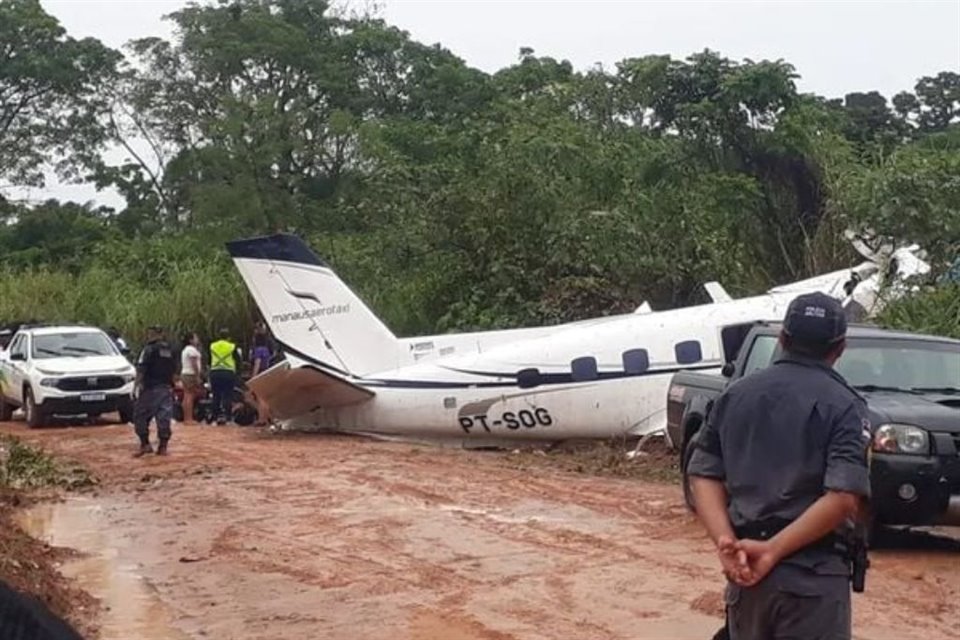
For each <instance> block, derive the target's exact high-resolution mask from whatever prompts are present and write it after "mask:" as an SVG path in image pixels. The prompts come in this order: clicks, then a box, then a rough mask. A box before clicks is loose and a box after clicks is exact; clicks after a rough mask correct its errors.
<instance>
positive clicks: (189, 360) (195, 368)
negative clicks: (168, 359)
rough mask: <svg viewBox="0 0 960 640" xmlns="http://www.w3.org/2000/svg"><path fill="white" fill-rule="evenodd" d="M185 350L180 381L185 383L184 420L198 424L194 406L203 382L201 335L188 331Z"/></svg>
mask: <svg viewBox="0 0 960 640" xmlns="http://www.w3.org/2000/svg"><path fill="white" fill-rule="evenodd" d="M183 342H184V344H185V345H186V346H185V347H184V348H183V351H182V352H181V353H180V382H181V383H182V384H183V422H184V424H196V423H195V421H194V419H193V418H194V416H193V407H194V404H195V403H196V399H197V396H198V395H199V394H200V385H201V384H203V360H202V358H201V356H200V349H198V348H197V347H198V346H199V345H200V336H198V335H197V334H196V333H188V334H187V335H186V336H185V337H184V341H183Z"/></svg>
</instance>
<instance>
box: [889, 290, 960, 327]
mask: <svg viewBox="0 0 960 640" xmlns="http://www.w3.org/2000/svg"><path fill="white" fill-rule="evenodd" d="M877 322H878V324H880V325H881V326H884V327H887V328H890V329H903V330H905V331H916V332H918V333H927V334H933V335H939V336H949V337H951V338H960V285H956V284H951V285H942V286H939V287H936V288H931V289H924V290H923V291H920V292H918V293H915V294H913V295H911V296H908V297H905V298H902V299H900V300H897V301H896V302H893V303H891V304H890V305H888V306H887V307H886V308H885V309H884V310H883V312H882V313H881V314H880V316H879V317H878V318H877Z"/></svg>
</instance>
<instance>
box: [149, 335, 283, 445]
mask: <svg viewBox="0 0 960 640" xmlns="http://www.w3.org/2000/svg"><path fill="white" fill-rule="evenodd" d="M182 344H183V347H182V348H181V349H180V350H179V357H178V354H177V349H175V348H174V347H173V346H172V345H171V344H170V343H169V341H168V340H167V339H166V337H165V334H164V331H163V328H162V327H159V326H152V327H149V328H148V329H147V342H146V344H145V345H144V348H143V350H142V351H141V352H140V356H139V358H138V360H137V381H136V388H137V390H138V394H137V401H136V405H135V407H134V417H133V421H134V428H135V431H136V434H137V437H138V438H139V440H140V448H139V450H138V451H137V453H136V456H137V457H140V456H143V455H145V454H147V453H153V447H152V445H151V443H150V434H149V424H150V421H151V420H155V421H156V424H157V437H158V440H159V444H158V447H157V450H156V453H157V454H159V455H165V454H166V453H167V443H168V442H169V440H170V436H171V428H170V424H171V422H172V420H173V388H174V386H175V385H177V384H179V385H180V387H181V389H182V391H183V422H184V423H185V424H194V423H195V417H196V416H195V413H196V406H197V401H198V400H199V399H200V398H201V397H202V394H203V393H204V391H205V387H204V379H205V378H207V379H208V380H209V382H210V391H211V395H212V401H211V405H212V406H211V410H212V411H213V414H214V416H215V417H216V422H217V424H220V425H223V424H226V423H227V422H228V421H230V420H231V418H232V415H233V397H234V390H235V389H236V388H237V387H238V385H239V383H240V372H241V366H242V365H243V364H244V360H243V354H242V351H241V349H240V347H239V346H238V345H237V344H236V343H235V342H233V340H232V339H231V337H230V332H229V331H228V330H227V329H221V330H220V331H219V332H218V335H217V340H215V341H214V342H211V343H210V345H209V348H208V357H207V358H206V359H205V358H204V356H203V353H202V352H201V348H202V342H201V340H200V336H199V335H198V334H197V333H196V332H193V331H191V332H187V333H186V334H185V335H184V336H183V341H182ZM252 345H253V348H252V349H251V353H250V360H249V363H248V364H249V367H250V375H251V377H253V376H256V375H258V374H259V373H261V372H263V371H264V370H266V369H267V368H268V367H269V366H270V365H271V363H272V361H273V358H274V350H273V349H272V348H271V345H270V338H269V335H268V333H267V329H266V327H265V326H264V325H263V324H262V323H259V324H258V325H257V326H256V328H255V330H254V334H253V339H252ZM178 378H179V381H178ZM250 396H251V397H252V398H251V399H252V401H253V403H254V404H255V405H256V406H257V424H260V425H262V424H265V423H266V421H267V420H268V419H269V417H268V407H267V406H266V405H265V404H264V403H263V402H262V401H260V400H259V399H258V398H256V396H255V395H254V394H252V393H251V394H250Z"/></svg>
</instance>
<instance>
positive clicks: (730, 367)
mask: <svg viewBox="0 0 960 640" xmlns="http://www.w3.org/2000/svg"><path fill="white" fill-rule="evenodd" d="M736 371H737V365H735V364H734V363H732V362H725V363H724V364H723V368H722V369H720V375H722V376H723V377H724V378H732V377H733V374H734V373H736Z"/></svg>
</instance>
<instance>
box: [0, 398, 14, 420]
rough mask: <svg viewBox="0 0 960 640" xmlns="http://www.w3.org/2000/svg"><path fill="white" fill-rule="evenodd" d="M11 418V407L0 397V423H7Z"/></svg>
mask: <svg viewBox="0 0 960 640" xmlns="http://www.w3.org/2000/svg"><path fill="white" fill-rule="evenodd" d="M12 417H13V405H11V404H10V403H9V402H7V399H6V398H4V397H3V396H0V422H7V421H8V420H10V419H11V418H12Z"/></svg>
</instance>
